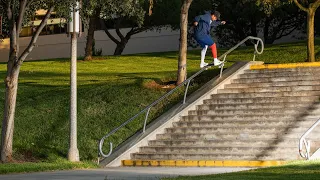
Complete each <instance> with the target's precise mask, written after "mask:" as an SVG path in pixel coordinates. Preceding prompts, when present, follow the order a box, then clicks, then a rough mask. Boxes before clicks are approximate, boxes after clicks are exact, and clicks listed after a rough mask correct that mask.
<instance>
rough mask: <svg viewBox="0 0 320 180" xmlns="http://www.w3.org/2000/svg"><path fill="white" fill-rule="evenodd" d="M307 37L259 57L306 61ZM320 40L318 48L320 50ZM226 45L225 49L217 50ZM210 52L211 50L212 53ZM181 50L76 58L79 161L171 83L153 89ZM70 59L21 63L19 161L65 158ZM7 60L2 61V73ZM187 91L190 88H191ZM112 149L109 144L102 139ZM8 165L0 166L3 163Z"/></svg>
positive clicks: (128, 130)
mask: <svg viewBox="0 0 320 180" xmlns="http://www.w3.org/2000/svg"><path fill="white" fill-rule="evenodd" d="M304 44H305V43H302V42H299V43H292V44H284V45H275V46H268V47H267V48H266V49H265V52H264V54H263V55H260V56H258V57H257V59H256V60H261V61H265V62H266V63H286V62H303V61H305V57H306V49H305V46H304ZM319 44H320V41H319V40H317V46H316V52H318V58H319V57H320V55H319V54H320V53H319V52H320V45H319ZM224 51H225V50H223V49H221V50H220V52H219V54H222V53H223V52H224ZM210 53H211V52H208V57H207V61H208V59H210V58H209V57H210V56H209V55H210ZM252 56H253V47H245V48H241V49H240V50H237V51H235V52H234V53H232V54H231V55H230V56H228V58H227V60H228V64H227V66H226V67H229V66H230V65H232V64H233V63H234V62H235V61H238V60H248V61H249V60H251V59H252ZM177 58H178V53H177V52H167V53H151V54H139V55H127V56H121V57H116V56H109V57H101V58H99V59H100V60H93V61H89V62H84V61H79V63H78V148H79V151H80V159H81V160H95V159H96V158H97V156H98V149H97V144H98V140H99V139H100V138H101V137H102V136H104V135H105V134H107V133H108V132H110V131H111V130H112V129H114V128H116V127H118V126H119V125H121V124H122V123H123V122H125V121H126V120H127V119H129V118H130V117H132V116H133V115H135V114H136V113H138V112H139V111H140V110H142V109H143V108H144V107H146V106H147V105H149V104H150V103H151V102H153V101H155V100H156V99H158V98H159V97H160V96H161V95H163V94H165V93H166V92H167V91H169V90H168V89H162V88H154V87H153V86H152V85H153V84H163V83H165V82H168V81H174V80H175V79H176V69H177ZM199 59H200V51H199V50H193V51H190V52H189V54H188V74H189V76H190V75H191V74H193V73H195V72H196V71H198V70H199ZM69 64H70V63H69V60H67V59H56V60H46V61H33V62H25V63H24V64H23V65H22V68H21V73H20V78H19V89H18V99H17V109H16V118H15V131H14V144H13V150H14V158H15V159H16V160H18V161H38V160H40V161H42V160H45V161H49V162H54V161H55V160H56V159H59V158H61V157H66V156H67V152H68V137H69V91H70V88H69ZM218 72H219V70H218V69H210V70H208V71H205V72H204V73H203V75H201V76H200V77H198V78H197V79H196V80H195V83H194V84H193V86H192V91H194V90H195V89H196V88H198V87H199V86H200V85H201V84H204V83H205V82H207V81H208V80H209V79H211V78H212V77H214V76H215V75H217V74H218ZM5 74H6V64H0V77H1V78H2V79H4V78H5ZM4 91H5V89H4V84H3V83H1V84H0V94H2V96H0V112H1V114H0V116H1V117H2V116H3V115H2V113H3V104H4ZM192 91H190V92H192ZM182 95H183V91H182V90H181V91H178V92H177V93H175V94H173V95H172V96H170V97H169V98H168V99H166V100H165V101H164V102H162V103H160V104H159V105H157V106H155V107H154V108H153V109H152V111H151V114H150V119H154V118H155V117H157V116H159V115H160V114H161V113H162V112H163V111H165V110H167V109H168V108H169V107H171V106H172V105H173V104H175V103H176V102H178V101H179V100H181V97H182ZM143 118H144V114H143V115H142V116H141V117H139V119H137V120H136V121H133V122H131V123H130V124H128V125H127V126H125V127H124V128H122V129H121V130H120V131H119V132H118V133H116V134H115V135H113V136H111V137H110V139H107V140H106V144H108V141H111V142H113V143H114V144H115V146H117V145H118V144H119V143H121V142H123V141H124V140H125V139H127V138H128V137H129V136H131V135H132V134H134V133H135V132H136V131H137V130H139V129H141V127H142V125H143ZM105 151H106V152H107V151H108V145H106V146H105ZM1 166H3V165H0V167H1Z"/></svg>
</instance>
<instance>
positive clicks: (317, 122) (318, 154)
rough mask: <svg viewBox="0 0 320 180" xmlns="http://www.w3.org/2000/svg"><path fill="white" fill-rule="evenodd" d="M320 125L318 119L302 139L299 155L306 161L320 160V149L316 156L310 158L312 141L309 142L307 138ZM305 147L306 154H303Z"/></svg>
mask: <svg viewBox="0 0 320 180" xmlns="http://www.w3.org/2000/svg"><path fill="white" fill-rule="evenodd" d="M319 123H320V119H318V120H317V121H316V122H315V123H314V124H313V125H312V126H311V127H310V128H309V129H308V130H307V131H306V132H305V133H304V134H303V135H302V136H301V138H300V141H299V153H300V156H301V157H302V158H305V159H306V160H311V159H317V158H320V149H318V150H317V151H316V152H315V153H314V154H312V155H311V156H310V149H311V141H307V140H306V137H307V136H308V135H309V134H310V133H311V132H312V131H313V130H314V128H315V127H316V126H318V125H319ZM303 145H304V146H305V153H304V152H303Z"/></svg>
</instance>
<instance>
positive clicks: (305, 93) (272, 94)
mask: <svg viewBox="0 0 320 180" xmlns="http://www.w3.org/2000/svg"><path fill="white" fill-rule="evenodd" d="M319 95H320V91H294V92H256V93H228V94H227V93H226V94H212V95H211V97H212V98H214V99H218V98H221V99H222V98H228V99H230V98H261V97H265V98H266V97H294V96H300V97H301V96H319Z"/></svg>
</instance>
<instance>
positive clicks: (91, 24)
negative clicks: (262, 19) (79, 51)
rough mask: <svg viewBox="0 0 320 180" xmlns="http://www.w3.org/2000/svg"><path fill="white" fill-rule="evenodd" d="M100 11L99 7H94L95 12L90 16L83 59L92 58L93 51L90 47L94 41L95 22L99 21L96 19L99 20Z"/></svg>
mask: <svg viewBox="0 0 320 180" xmlns="http://www.w3.org/2000/svg"><path fill="white" fill-rule="evenodd" d="M100 12H101V9H100V8H96V9H95V14H94V15H93V16H91V17H90V22H89V29H88V36H87V42H86V49H85V57H84V60H85V61H86V60H91V59H92V54H93V51H94V49H92V47H93V42H94V32H95V30H96V28H97V23H98V22H99V21H98V20H99V16H100Z"/></svg>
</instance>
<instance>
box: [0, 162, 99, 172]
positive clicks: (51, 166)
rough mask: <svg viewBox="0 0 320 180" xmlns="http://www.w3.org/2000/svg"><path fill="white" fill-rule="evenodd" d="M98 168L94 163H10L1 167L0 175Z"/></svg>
mask: <svg viewBox="0 0 320 180" xmlns="http://www.w3.org/2000/svg"><path fill="white" fill-rule="evenodd" d="M89 168H91V169H92V168H98V166H97V165H96V164H93V163H92V162H79V163H71V162H69V161H67V160H62V159H61V160H56V161H54V162H37V163H34V162H33V163H32V162H25V163H10V164H1V165H0V174H8V173H26V172H43V171H53V170H71V169H89Z"/></svg>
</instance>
